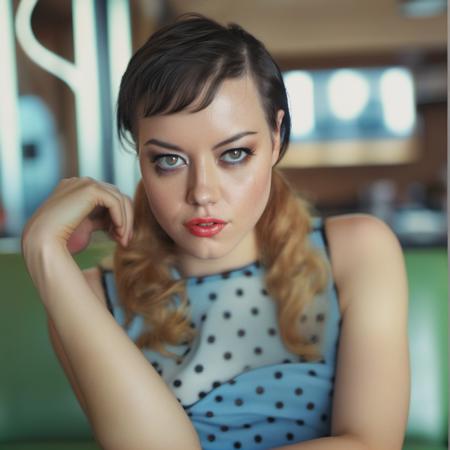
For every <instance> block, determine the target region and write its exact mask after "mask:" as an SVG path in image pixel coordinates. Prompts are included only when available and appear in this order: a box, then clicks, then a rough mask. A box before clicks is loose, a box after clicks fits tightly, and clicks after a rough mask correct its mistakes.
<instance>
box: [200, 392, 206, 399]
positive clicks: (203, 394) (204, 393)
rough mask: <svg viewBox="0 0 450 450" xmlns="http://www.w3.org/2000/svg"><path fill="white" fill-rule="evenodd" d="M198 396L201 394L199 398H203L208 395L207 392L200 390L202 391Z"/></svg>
mask: <svg viewBox="0 0 450 450" xmlns="http://www.w3.org/2000/svg"><path fill="white" fill-rule="evenodd" d="M198 396H199V398H203V397H205V396H206V392H203V391H200V392H199V393H198Z"/></svg>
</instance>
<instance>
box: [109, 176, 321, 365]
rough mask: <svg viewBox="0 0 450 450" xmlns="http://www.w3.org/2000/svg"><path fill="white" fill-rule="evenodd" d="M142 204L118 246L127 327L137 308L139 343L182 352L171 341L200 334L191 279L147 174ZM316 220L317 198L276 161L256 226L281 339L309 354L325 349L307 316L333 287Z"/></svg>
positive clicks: (138, 196) (139, 194) (138, 201)
mask: <svg viewBox="0 0 450 450" xmlns="http://www.w3.org/2000/svg"><path fill="white" fill-rule="evenodd" d="M134 204H135V209H134V235H133V239H132V241H131V242H130V244H129V245H128V247H126V248H123V247H120V246H117V247H116V250H115V252H114V255H113V259H112V262H113V267H112V270H113V271H114V277H115V281H116V287H117V293H118V298H119V301H120V302H121V304H122V307H123V309H124V312H125V326H128V325H129V324H130V323H131V321H132V319H133V317H134V316H135V315H142V316H143V318H144V322H145V324H146V325H147V329H146V330H145V331H144V332H143V333H142V334H141V335H140V336H139V337H138V339H137V340H136V345H137V346H138V347H139V348H141V349H143V348H149V349H152V350H154V351H157V352H159V353H161V354H163V355H166V356H168V357H171V358H174V359H176V358H177V355H176V354H174V353H173V352H169V351H168V350H167V349H166V348H165V346H166V345H168V344H169V345H179V344H181V343H188V342H191V341H192V340H193V339H194V337H195V336H196V334H197V332H196V331H195V330H194V329H193V328H192V326H191V320H190V311H189V302H188V299H187V294H186V280H174V279H173V278H172V276H171V273H170V267H171V266H172V265H173V264H174V262H175V259H174V242H173V241H172V239H171V238H170V237H169V236H168V235H167V234H166V233H165V231H164V230H163V229H162V228H161V227H160V225H159V224H158V223H157V221H156V220H155V218H154V216H153V214H152V213H151V210H150V208H149V205H148V201H147V197H146V193H145V190H144V186H143V184H142V181H140V182H139V184H138V186H137V189H136V193H135V197H134ZM311 227H312V221H311V212H310V206H309V204H308V203H307V202H306V201H305V200H303V199H301V198H299V197H298V196H297V195H296V194H295V193H294V191H293V189H292V188H291V186H290V185H289V183H288V182H287V180H286V179H285V178H284V177H283V175H282V174H281V173H280V172H279V170H278V169H276V168H273V169H272V184H271V191H270V197H269V200H268V203H267V206H266V208H265V210H264V212H263V214H262V216H261V217H260V219H259V221H258V223H257V224H256V229H255V231H256V238H257V243H258V248H259V252H260V263H261V264H262V266H263V267H264V268H265V279H264V282H265V287H266V290H267V292H268V293H269V295H270V296H271V298H272V299H273V300H274V301H275V302H276V305H277V316H278V324H279V328H280V334H281V338H282V340H283V342H284V344H285V346H286V347H287V348H288V349H289V350H290V351H291V352H293V353H295V354H298V355H299V356H301V357H303V358H304V359H305V360H306V361H312V360H318V359H320V358H322V355H321V354H320V351H319V348H318V344H317V342H311V341H310V340H309V339H308V338H307V337H306V336H304V335H302V333H301V332H300V331H301V330H300V328H299V323H300V317H301V315H302V314H303V313H304V311H305V310H306V309H307V308H308V306H310V304H311V303H312V301H313V299H314V297H315V295H316V294H318V293H320V292H322V291H323V290H324V289H325V287H326V284H327V280H328V276H329V266H328V264H327V261H326V259H325V258H323V256H322V255H321V254H320V252H319V251H317V250H316V249H314V248H313V247H312V246H310V244H309V239H308V234H309V232H310V231H311ZM103 263H106V260H104V261H103ZM177 296H178V298H179V299H180V304H179V305H178V306H177V305H176V301H175V300H176V297H177ZM326 317H328V314H327V315H326Z"/></svg>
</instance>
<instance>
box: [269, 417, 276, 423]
mask: <svg viewBox="0 0 450 450" xmlns="http://www.w3.org/2000/svg"><path fill="white" fill-rule="evenodd" d="M275 420H276V419H275V417H268V418H267V422H269V423H274V422H275Z"/></svg>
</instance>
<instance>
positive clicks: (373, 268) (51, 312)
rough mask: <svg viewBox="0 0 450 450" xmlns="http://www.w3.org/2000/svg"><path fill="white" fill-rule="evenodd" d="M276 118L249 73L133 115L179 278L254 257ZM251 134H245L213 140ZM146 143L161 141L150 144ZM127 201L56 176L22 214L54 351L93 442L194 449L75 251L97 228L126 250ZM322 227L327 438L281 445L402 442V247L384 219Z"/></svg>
mask: <svg viewBox="0 0 450 450" xmlns="http://www.w3.org/2000/svg"><path fill="white" fill-rule="evenodd" d="M282 117H283V111H279V113H278V117H277V118H278V127H277V129H276V130H271V129H270V128H269V126H268V125H267V122H266V120H265V117H264V113H263V110H262V108H261V105H260V103H259V97H258V93H257V91H256V88H255V86H254V84H253V82H252V81H251V80H250V79H239V80H226V81H225V82H224V83H223V85H222V86H221V88H220V90H219V91H218V93H217V94H216V97H215V98H214V100H213V102H212V103H211V105H210V106H208V107H207V108H206V109H204V110H202V111H199V112H196V113H191V112H189V111H184V112H181V113H177V114H173V115H168V116H156V117H150V118H144V119H141V120H140V121H139V123H138V136H137V142H138V149H139V156H138V157H139V164H140V168H141V174H142V177H143V181H144V185H145V188H146V192H147V197H148V200H149V205H150V207H151V209H152V211H153V213H154V215H155V217H156V218H157V220H158V221H159V223H160V224H161V226H162V227H163V228H164V229H165V230H166V232H167V233H168V234H169V235H170V236H171V237H172V239H173V240H174V241H175V242H176V244H177V246H178V250H179V252H178V268H179V270H180V271H181V273H182V274H183V275H184V276H188V275H201V274H208V273H216V272H219V271H225V270H228V269H230V268H233V267H238V266H241V265H245V264H246V263H249V262H251V261H254V260H255V259H256V257H257V255H258V250H257V246H256V240H255V236H254V225H255V224H256V222H257V220H258V218H259V216H260V214H261V213H262V211H263V209H264V206H265V203H266V201H267V196H268V192H269V187H270V179H271V169H272V166H273V165H274V164H275V162H276V161H277V158H278V154H279V146H280V136H279V124H280V123H281V119H282ZM199 130H201V131H199ZM247 131H251V132H252V133H251V134H246V135H245V136H242V137H240V138H237V139H235V140H233V141H232V142H228V143H227V144H224V145H222V146H219V147H217V148H216V149H214V147H215V146H216V145H217V144H218V143H221V142H223V141H225V140H229V139H230V137H235V136H236V135H237V134H239V133H240V132H247ZM253 132H254V133H253ZM152 139H156V140H157V141H158V144H156V145H155V143H152V144H148V142H149V141H150V140H152ZM161 142H163V143H165V144H171V145H176V146H177V150H173V149H168V148H165V147H164V146H161V145H159V144H160V143H161ZM239 148H250V149H252V150H254V152H255V153H254V155H253V156H251V157H249V158H248V160H247V161H246V163H242V164H241V165H237V166H233V167H230V166H228V165H227V162H230V161H233V160H237V159H240V158H241V157H243V156H242V155H243V154H244V153H242V152H241V153H239V152H238V151H234V152H233V151H232V152H231V153H230V152H229V151H230V150H233V149H239ZM149 153H152V154H171V155H175V157H170V158H166V159H164V160H163V161H161V159H159V160H158V163H159V164H161V166H162V167H164V168H169V169H170V170H174V169H173V168H172V167H170V163H172V164H173V165H175V166H177V167H176V169H175V171H174V172H170V173H168V174H164V175H162V176H161V175H159V174H157V173H156V172H155V167H154V165H152V164H151V162H150V159H149ZM132 208H133V205H132V201H131V199H130V198H129V197H127V196H126V195H124V194H122V193H121V192H120V191H118V190H117V189H116V188H115V187H114V186H112V185H108V184H107V183H101V182H98V181H95V180H91V179H86V178H73V179H69V180H63V181H62V182H61V183H60V184H59V185H58V187H57V189H56V190H55V192H54V193H53V194H52V196H51V197H50V198H49V199H48V200H47V201H46V202H45V203H44V204H43V205H42V206H41V208H39V210H38V211H37V212H36V213H35V215H34V216H33V217H32V218H31V219H30V221H29V222H28V224H27V226H26V228H25V230H24V233H23V237H22V247H23V254H24V257H25V261H26V264H27V268H28V270H29V272H30V274H31V276H32V278H33V281H34V283H35V284H36V286H37V288H38V290H39V292H40V295H41V299H42V302H43V304H44V306H45V308H46V311H47V314H48V323H49V333H50V337H51V340H52V343H53V346H54V349H55V352H56V354H57V355H58V358H59V360H60V362H61V365H62V367H63V368H64V371H65V373H66V375H67V377H68V379H69V380H70V382H71V385H72V388H73V390H74V392H75V394H76V396H77V398H78V401H79V403H80V405H81V407H82V408H83V410H84V411H85V413H86V415H87V416H88V418H89V420H90V422H91V424H92V426H93V430H94V432H95V435H96V438H97V440H98V442H99V443H100V445H101V446H102V447H103V448H105V449H108V450H109V449H114V450H115V449H120V450H124V449H125V450H127V449H130V450H131V449H132V450H140V449H146V450H147V449H152V450H153V449H166V448H183V449H199V448H200V443H199V441H198V437H197V435H196V432H195V429H194V427H193V426H192V424H191V422H190V419H189V418H188V416H187V415H186V413H185V411H184V410H183V409H182V407H181V406H180V405H179V403H178V401H177V400H176V398H175V396H174V395H173V394H172V392H171V391H170V389H169V388H168V387H167V386H166V385H165V383H164V381H163V380H162V379H161V377H160V376H159V375H158V374H157V372H156V371H155V370H154V369H153V367H152V366H151V364H150V363H149V362H148V361H147V360H146V359H145V357H144V356H143V354H142V353H141V352H140V351H139V349H137V347H136V346H135V345H134V343H133V342H132V341H131V340H130V339H129V338H128V336H127V335H126V334H125V332H124V330H123V329H122V328H121V327H120V326H119V325H118V324H117V323H116V322H115V320H114V318H113V317H112V316H111V314H110V312H109V311H108V310H107V308H106V298H105V294H104V292H103V287H102V284H101V279H100V273H99V271H98V269H97V268H91V269H87V270H85V271H83V272H82V271H80V270H79V269H78V266H77V265H76V264H75V262H74V260H73V258H72V256H71V254H72V253H76V252H78V251H81V250H82V249H83V248H85V247H86V246H87V244H88V242H89V238H90V235H91V233H92V232H93V231H94V230H95V229H104V230H106V231H108V232H110V234H111V237H112V238H113V239H115V240H116V241H117V242H118V243H120V245H126V244H127V242H128V240H129V239H130V237H131V233H132V227H133V223H132V220H133V216H132ZM92 212H94V213H96V214H92ZM90 213H91V214H90ZM97 213H98V214H97ZM206 215H211V216H213V217H216V218H221V219H223V220H226V221H227V227H228V228H224V230H223V231H222V232H221V233H219V235H216V236H215V237H214V238H208V239H205V238H198V237H195V236H193V235H190V234H189V233H188V232H187V231H186V229H185V227H184V226H183V222H184V221H185V220H189V219H191V218H193V217H198V216H206ZM116 231H117V232H116ZM326 232H327V236H328V240H329V245H330V256H331V266H332V271H333V276H334V279H335V282H336V286H337V289H338V292H339V307H340V311H341V315H342V319H343V321H342V328H341V338H340V346H339V349H338V364H337V370H336V381H335V388H334V403H333V411H332V430H331V436H330V437H327V438H322V439H316V440H312V441H308V442H303V443H297V444H292V445H289V446H285V447H282V449H283V450H295V449H299V450H302V449H304V450H315V449H325V450H326V449H333V450H339V449H342V450H344V449H346V450H352V449H354V450H359V449H361V450H397V449H398V450H400V449H401V447H402V442H403V436H404V431H405V428H406V421H407V415H408V406H409V390H410V372H409V354H408V341H407V306H408V305H407V282H406V275H405V269H404V262H403V256H402V252H401V248H400V246H399V243H398V241H397V239H396V237H395V235H394V234H393V233H392V231H391V230H390V229H389V227H388V226H386V225H385V224H384V223H383V222H381V221H380V220H378V219H376V218H374V217H372V216H368V215H363V214H355V215H345V216H339V217H331V218H328V219H327V220H326ZM68 286H70V289H67V287H68ZM87 318H89V320H87ZM149 417H151V418H152V420H148V418H149ZM174 423H176V426H174ZM168 429H170V430H171V433H167V430H168ZM278 450H281V447H280V448H279V449H278Z"/></svg>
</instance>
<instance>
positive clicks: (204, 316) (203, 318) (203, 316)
mask: <svg viewBox="0 0 450 450" xmlns="http://www.w3.org/2000/svg"><path fill="white" fill-rule="evenodd" d="M200 320H201V321H202V322H204V321H205V320H206V314H202V317H201V318H200Z"/></svg>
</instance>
